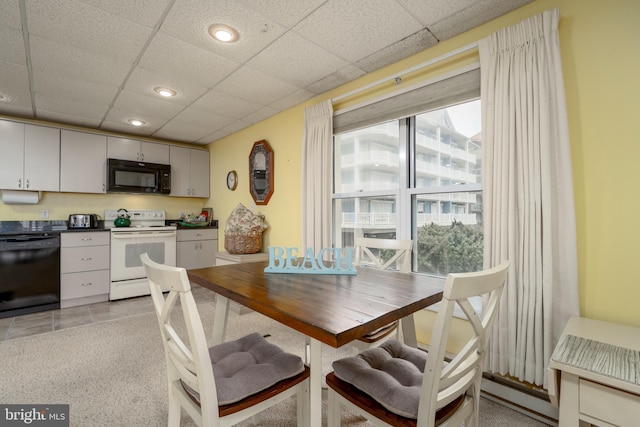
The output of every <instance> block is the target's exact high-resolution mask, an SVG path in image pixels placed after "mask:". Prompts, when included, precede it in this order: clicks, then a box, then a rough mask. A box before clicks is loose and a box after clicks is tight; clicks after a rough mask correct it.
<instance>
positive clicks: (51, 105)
mask: <svg viewBox="0 0 640 427" xmlns="http://www.w3.org/2000/svg"><path fill="white" fill-rule="evenodd" d="M35 99H36V101H35V102H36V109H37V114H38V116H40V111H56V112H60V113H62V114H67V115H69V116H74V117H79V118H84V119H90V120H101V119H102V117H104V115H105V113H106V112H107V106H106V105H105V104H97V103H95V104H94V103H91V102H86V101H81V100H74V99H71V98H69V97H64V96H58V95H56V94H52V93H40V92H36V94H35Z"/></svg>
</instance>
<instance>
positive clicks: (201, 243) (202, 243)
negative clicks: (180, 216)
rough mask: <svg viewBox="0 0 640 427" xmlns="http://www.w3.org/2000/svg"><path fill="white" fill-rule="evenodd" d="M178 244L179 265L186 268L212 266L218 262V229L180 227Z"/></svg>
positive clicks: (177, 262) (177, 260)
mask: <svg viewBox="0 0 640 427" xmlns="http://www.w3.org/2000/svg"><path fill="white" fill-rule="evenodd" d="M176 245H177V246H176V265H177V266H178V267H184V268H186V269H190V268H205V267H212V266H214V265H215V264H216V251H217V250H218V229H217V228H195V229H193V230H184V229H180V230H178V235H177V237H176Z"/></svg>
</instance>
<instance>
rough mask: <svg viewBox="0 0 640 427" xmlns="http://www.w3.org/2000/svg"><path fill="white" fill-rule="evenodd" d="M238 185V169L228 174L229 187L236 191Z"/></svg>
mask: <svg viewBox="0 0 640 427" xmlns="http://www.w3.org/2000/svg"><path fill="white" fill-rule="evenodd" d="M237 187H238V173H237V172H236V171H230V172H229V173H228V174H227V188H228V189H229V190H231V191H234V190H235V189H236V188H237Z"/></svg>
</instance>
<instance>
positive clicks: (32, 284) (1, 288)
mask: <svg viewBox="0 0 640 427" xmlns="http://www.w3.org/2000/svg"><path fill="white" fill-rule="evenodd" d="M55 308H60V235H59V234H50V233H42V234H16V235H3V236H0V318H3V317H10V316H15V315H19V314H25V313H34V312H37V311H44V310H51V309H55Z"/></svg>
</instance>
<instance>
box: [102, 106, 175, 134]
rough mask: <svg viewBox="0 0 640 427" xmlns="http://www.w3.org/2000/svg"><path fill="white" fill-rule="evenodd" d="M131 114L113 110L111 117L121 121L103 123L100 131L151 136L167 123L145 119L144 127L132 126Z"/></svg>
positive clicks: (110, 113)
mask: <svg viewBox="0 0 640 427" xmlns="http://www.w3.org/2000/svg"><path fill="white" fill-rule="evenodd" d="M130 116H131V115H130V113H128V112H124V111H118V110H113V109H112V110H111V111H110V112H109V117H112V118H116V119H118V118H119V119H120V120H119V121H117V122H111V121H103V122H102V124H101V125H100V129H102V130H105V131H109V132H117V133H125V134H130V135H138V136H151V135H152V134H153V133H154V132H155V131H157V130H158V129H160V128H161V127H162V125H164V124H165V123H166V122H167V121H166V120H161V119H158V121H153V120H152V119H151V120H150V119H149V118H148V117H143V118H142V119H143V120H144V119H146V120H145V123H146V124H145V125H144V126H138V127H136V126H131V125H130V124H129V123H127V118H128V117H130Z"/></svg>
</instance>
